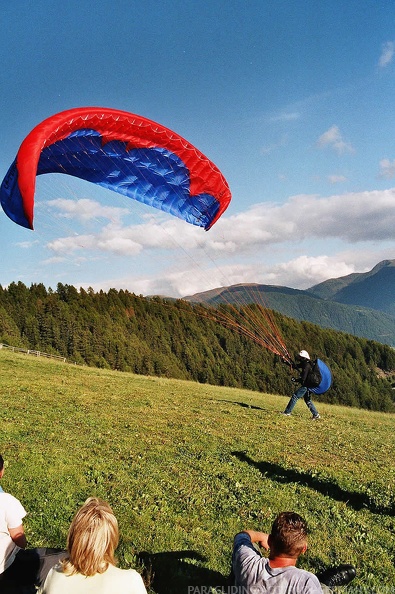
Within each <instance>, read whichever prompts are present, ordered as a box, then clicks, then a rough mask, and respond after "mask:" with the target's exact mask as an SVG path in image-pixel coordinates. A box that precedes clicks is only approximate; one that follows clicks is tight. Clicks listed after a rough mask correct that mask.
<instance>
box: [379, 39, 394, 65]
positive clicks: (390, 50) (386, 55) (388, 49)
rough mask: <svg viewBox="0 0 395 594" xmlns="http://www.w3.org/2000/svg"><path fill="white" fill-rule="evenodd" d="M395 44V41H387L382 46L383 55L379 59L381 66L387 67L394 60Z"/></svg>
mask: <svg viewBox="0 0 395 594" xmlns="http://www.w3.org/2000/svg"><path fill="white" fill-rule="evenodd" d="M394 51H395V44H394V42H393V41H386V42H385V43H383V45H382V46H381V55H380V59H379V66H380V68H385V67H386V66H388V64H390V63H391V62H392V59H393V57H394Z"/></svg>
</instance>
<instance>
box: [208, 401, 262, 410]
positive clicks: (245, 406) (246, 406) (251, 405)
mask: <svg viewBox="0 0 395 594" xmlns="http://www.w3.org/2000/svg"><path fill="white" fill-rule="evenodd" d="M217 402H227V403H228V404H234V405H235V406H241V407H242V408H250V409H251V410H267V408H262V407H261V406H255V405H254V404H246V403H245V402H235V401H234V400H217Z"/></svg>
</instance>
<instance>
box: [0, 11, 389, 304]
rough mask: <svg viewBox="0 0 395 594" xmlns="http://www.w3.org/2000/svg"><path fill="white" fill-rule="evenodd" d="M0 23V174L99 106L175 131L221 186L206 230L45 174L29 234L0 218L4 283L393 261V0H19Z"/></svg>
mask: <svg viewBox="0 0 395 594" xmlns="http://www.w3.org/2000/svg"><path fill="white" fill-rule="evenodd" d="M0 17H1V23H2V35H1V37H0V55H1V70H0V77H1V89H2V102H1V110H0V139H1V152H0V178H3V177H4V175H5V174H6V172H7V170H8V167H9V165H10V164H11V162H12V161H13V159H14V157H15V155H16V152H17V150H18V148H19V145H20V143H21V142H22V140H23V138H24V137H25V136H26V135H27V134H28V132H29V131H30V130H31V129H32V128H33V127H34V126H35V125H37V124H38V123H39V122H41V121H42V120H43V119H45V118H47V117H49V116H50V115H52V114H55V113H57V112H59V111H62V110H65V109H70V108H72V107H79V106H87V105H95V106H103V107H113V108H115V109H121V110H126V111H130V112H133V113H136V114H139V115H141V116H144V117H147V118H149V119H152V120H154V121H157V122H160V123H161V124H163V125H164V126H167V127H168V128H171V129H173V130H175V131H176V132H178V133H179V134H181V136H183V137H184V138H186V139H187V140H188V141H190V142H191V143H192V144H194V145H195V146H196V147H197V148H199V150H201V151H202V152H203V153H205V154H206V155H207V156H208V157H209V158H210V159H211V160H212V161H213V162H214V163H215V164H216V165H217V166H218V167H219V168H220V169H221V171H222V173H223V174H224V176H225V178H226V179H227V181H228V183H229V186H230V188H231V191H232V202H231V205H230V206H229V208H228V210H227V211H226V212H225V214H224V215H223V216H222V218H221V219H220V220H219V221H218V222H217V223H216V225H215V226H214V227H213V228H212V229H211V230H210V231H209V232H207V233H205V232H204V231H202V230H201V229H199V228H196V227H193V226H191V225H187V224H185V223H183V222H181V221H178V220H177V219H175V218H173V217H171V220H169V218H166V217H164V216H162V215H158V214H157V213H156V212H155V213H152V212H147V210H146V209H145V210H144V209H143V208H142V207H138V206H136V205H134V204H133V205H132V206H131V205H130V202H131V201H128V199H126V198H122V197H120V196H118V195H117V194H114V193H112V192H108V191H107V192H105V191H103V190H101V189H100V188H97V187H96V186H93V185H92V184H84V183H83V182H76V183H74V182H73V180H71V179H70V178H68V179H62V180H61V181H59V179H58V178H59V177H62V178H65V177H66V176H41V177H40V178H39V180H38V184H37V193H36V199H37V202H36V212H35V231H29V230H26V229H22V228H20V227H18V226H17V225H15V224H14V223H12V222H11V221H10V220H9V219H8V218H7V217H6V216H5V215H4V213H3V212H1V213H0V229H1V247H2V258H1V263H0V284H2V285H3V286H6V285H7V284H8V283H10V282H11V281H19V280H20V281H22V282H24V283H25V284H26V285H28V286H29V285H30V284H31V283H33V282H43V283H44V284H45V285H46V286H47V287H49V286H50V287H52V288H56V285H57V283H58V282H61V283H67V284H73V285H75V286H77V288H78V287H80V286H83V287H89V286H91V287H93V288H94V289H96V290H98V289H100V288H102V289H104V290H107V289H108V288H110V287H115V288H126V289H129V290H130V291H133V292H136V293H138V294H140V293H141V294H152V293H160V294H166V295H176V296H180V295H181V296H182V295H187V294H190V293H194V292H197V291H201V290H205V289H209V288H213V287H215V286H220V285H229V284H235V283H241V282H258V283H267V284H279V285H286V286H290V287H295V288H307V287H310V286H312V285H314V284H316V283H318V282H321V281H323V280H326V279H327V278H333V277H338V276H343V275H345V274H350V273H352V272H363V271H366V270H369V269H370V268H372V267H373V266H374V265H375V264H376V263H378V262H379V261H381V260H383V259H393V258H395V241H394V228H395V225H394V222H395V181H394V178H395V116H394V105H395V84H394V75H395V60H394V51H395V3H394V2H393V0H388V1H387V0H380V2H377V0H372V1H367V0H358V1H357V0H347V1H344V0H342V1H340V0H328V1H327V2H324V1H320V0H293V1H291V0H277V1H276V2H273V1H272V0H252V1H249V0H240V1H235V0H226V1H222V0H210V1H208V2H202V1H198V0H196V1H190V0H183V1H181V0H156V1H153V0H144V1H135V0H112V1H104V0H96V2H94V3H93V2H91V1H88V0H79V1H74V0H68V1H67V2H63V3H61V2H53V0H51V1H47V0H36V1H35V2H33V1H28V0H14V2H13V3H12V4H11V3H9V4H6V3H2V6H1V8H0ZM54 177H55V178H56V179H54ZM44 178H47V179H44ZM81 200H82V201H83V202H81ZM82 215H83V216H82Z"/></svg>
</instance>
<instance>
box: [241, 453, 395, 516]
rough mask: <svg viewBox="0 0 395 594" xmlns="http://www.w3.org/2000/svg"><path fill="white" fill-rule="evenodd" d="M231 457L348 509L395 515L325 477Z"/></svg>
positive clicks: (272, 478)
mask: <svg viewBox="0 0 395 594" xmlns="http://www.w3.org/2000/svg"><path fill="white" fill-rule="evenodd" d="M232 455H233V456H236V458H238V459H239V460H240V461H241V462H246V463H247V464H250V466H254V467H255V468H257V469H258V470H259V472H260V473H261V474H262V475H263V476H264V477H268V478H270V479H271V480H274V481H277V482H278V483H285V484H288V483H297V484H298V485H302V486H304V487H309V488H310V489H314V490H315V491H317V492H318V493H321V494H322V495H327V496H328V497H331V498H332V499H335V500H336V501H343V502H344V503H347V504H348V505H349V506H350V507H352V508H353V509H355V510H356V511H359V510H361V509H368V510H369V511H371V512H373V513H378V514H385V515H391V516H393V515H395V510H394V506H388V507H386V506H379V505H377V504H375V502H374V501H372V500H371V498H370V497H369V496H368V495H366V494H364V493H358V492H357V491H345V490H344V489H342V488H341V487H339V485H338V484H337V483H335V482H333V481H331V480H329V479H326V478H325V477H317V476H313V475H311V474H310V473H308V472H301V471H299V470H294V469H292V468H284V467H282V466H280V465H278V464H272V463H271V462H256V461H255V460H253V459H252V458H250V457H249V456H248V455H247V454H246V453H245V452H232Z"/></svg>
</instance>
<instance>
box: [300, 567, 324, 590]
mask: <svg viewBox="0 0 395 594" xmlns="http://www.w3.org/2000/svg"><path fill="white" fill-rule="evenodd" d="M294 569H295V570H296V571H297V572H298V574H299V578H300V576H302V579H303V581H304V584H305V588H306V589H305V590H304V592H306V593H308V594H316V592H317V593H319V594H321V592H322V588H321V584H320V582H319V579H318V578H317V576H316V575H314V573H311V571H307V569H301V568H299V567H295V568H294ZM298 581H299V580H298Z"/></svg>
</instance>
